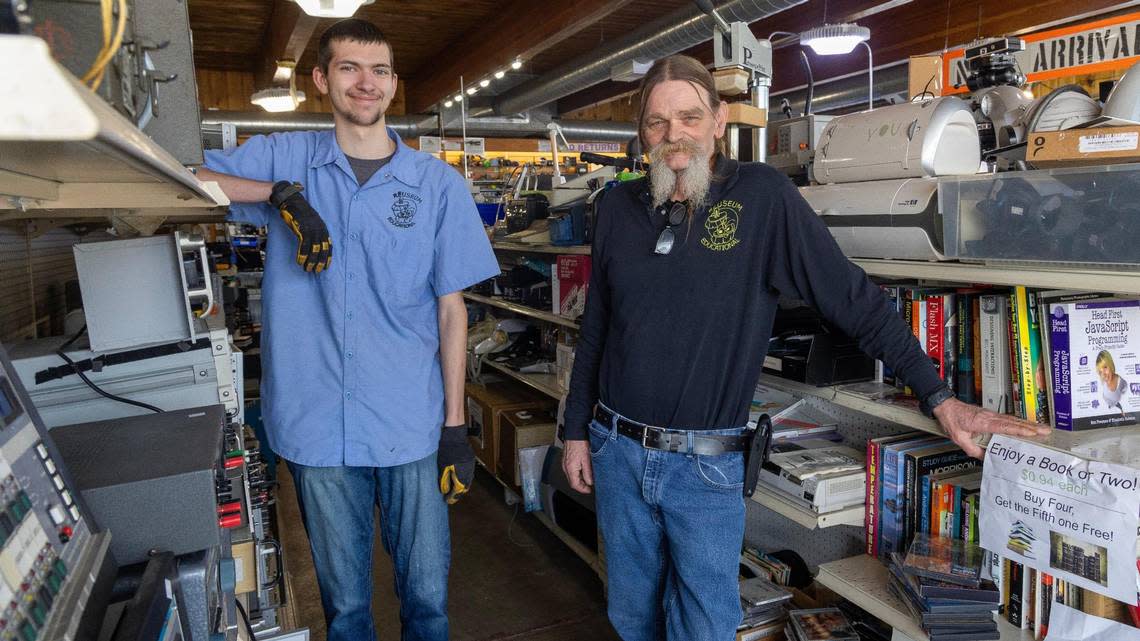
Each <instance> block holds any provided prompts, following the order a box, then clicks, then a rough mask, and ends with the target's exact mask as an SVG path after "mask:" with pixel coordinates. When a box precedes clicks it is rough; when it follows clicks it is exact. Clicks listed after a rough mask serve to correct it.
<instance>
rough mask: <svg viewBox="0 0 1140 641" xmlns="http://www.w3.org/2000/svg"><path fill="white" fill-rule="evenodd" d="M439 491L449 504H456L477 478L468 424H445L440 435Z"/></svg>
mask: <svg viewBox="0 0 1140 641" xmlns="http://www.w3.org/2000/svg"><path fill="white" fill-rule="evenodd" d="M436 465H437V466H439V491H440V492H442V493H443V497H444V498H445V499H447V504H448V505H455V503H456V502H457V501H458V500H459V497H460V496H461V495H463V494H466V493H467V490H469V489H471V481H472V480H473V479H474V478H475V452H474V451H472V449H471V443H469V442H468V441H467V426H466V425H456V426H452V427H448V426H446V425H445V426H444V427H443V431H442V432H441V433H440V435H439V452H438V453H437V454H436Z"/></svg>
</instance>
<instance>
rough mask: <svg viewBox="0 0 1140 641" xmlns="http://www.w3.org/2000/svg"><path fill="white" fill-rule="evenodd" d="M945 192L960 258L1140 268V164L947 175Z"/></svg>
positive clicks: (946, 218)
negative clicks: (961, 175)
mask: <svg viewBox="0 0 1140 641" xmlns="http://www.w3.org/2000/svg"><path fill="white" fill-rule="evenodd" d="M938 191H939V204H940V208H941V210H942V214H943V227H944V231H945V244H946V253H947V254H949V255H952V256H954V257H956V258H958V259H960V260H964V261H970V260H977V261H1012V262H1021V263H1025V262H1032V263H1068V264H1072V263H1078V264H1088V265H1106V266H1107V265H1111V266H1117V267H1119V266H1132V267H1134V268H1140V164H1122V165H1101V166H1096V167H1066V168H1058V169H1039V170H1034V171H1015V172H1004V173H999V174H987V175H982V176H968V177H945V178H940V179H939V190H938ZM1090 286H1091V285H1090Z"/></svg>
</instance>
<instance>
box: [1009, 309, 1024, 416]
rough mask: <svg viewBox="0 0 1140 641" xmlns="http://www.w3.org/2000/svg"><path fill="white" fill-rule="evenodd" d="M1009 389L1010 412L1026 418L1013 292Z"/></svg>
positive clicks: (1010, 314) (1010, 311) (1010, 323)
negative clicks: (1022, 397)
mask: <svg viewBox="0 0 1140 641" xmlns="http://www.w3.org/2000/svg"><path fill="white" fill-rule="evenodd" d="M1007 330H1008V332H1009V354H1007V356H1008V360H1009V382H1010V385H1009V389H1010V392H1011V393H1012V395H1011V396H1010V408H1009V409H1010V413H1011V414H1013V415H1014V416H1020V417H1021V418H1025V406H1024V405H1023V404H1022V402H1021V365H1020V358H1019V356H1018V354H1019V353H1020V351H1021V350H1020V347H1019V345H1018V340H1017V297H1016V296H1015V295H1014V293H1013V292H1010V294H1009V326H1008V328H1007Z"/></svg>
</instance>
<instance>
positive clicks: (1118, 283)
mask: <svg viewBox="0 0 1140 641" xmlns="http://www.w3.org/2000/svg"><path fill="white" fill-rule="evenodd" d="M851 262H853V263H855V264H856V265H858V266H860V267H862V268H863V271H865V272H867V273H868V274H869V275H871V276H880V277H883V278H897V279H920V280H928V281H936V282H945V283H958V284H963V285H969V284H974V283H986V284H990V285H1003V286H1010V287H1012V286H1014V285H1025V286H1026V287H1036V288H1040V289H1076V290H1089V289H1093V290H1096V291H1110V292H1116V293H1118V294H1125V295H1129V296H1140V271H1136V267H1135V266H1132V267H1131V269H1120V270H1112V269H1098V268H1085V267H1070V266H1068V265H1065V264H1058V265H1057V266H1052V265H1048V266H1046V265H1021V264H1015V263H989V264H982V263H960V262H951V261H946V262H926V261H918V260H894V259H880V258H854V259H852V260H851Z"/></svg>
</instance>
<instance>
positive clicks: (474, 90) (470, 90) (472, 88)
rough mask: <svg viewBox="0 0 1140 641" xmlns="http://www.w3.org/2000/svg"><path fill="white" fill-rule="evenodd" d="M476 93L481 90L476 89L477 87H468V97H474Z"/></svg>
mask: <svg viewBox="0 0 1140 641" xmlns="http://www.w3.org/2000/svg"><path fill="white" fill-rule="evenodd" d="M476 91H479V90H478V89H476V88H475V87H468V88H467V95H469V96H474V95H475V92H476Z"/></svg>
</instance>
